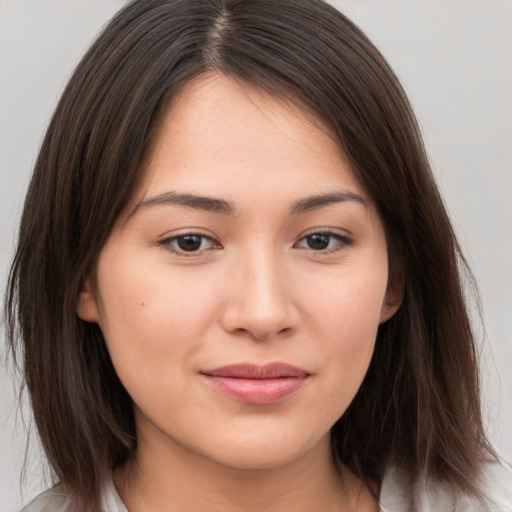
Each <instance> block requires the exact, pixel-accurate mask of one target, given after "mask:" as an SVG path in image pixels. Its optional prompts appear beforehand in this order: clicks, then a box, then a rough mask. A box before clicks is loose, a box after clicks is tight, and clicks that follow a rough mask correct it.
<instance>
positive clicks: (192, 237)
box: [159, 233, 218, 254]
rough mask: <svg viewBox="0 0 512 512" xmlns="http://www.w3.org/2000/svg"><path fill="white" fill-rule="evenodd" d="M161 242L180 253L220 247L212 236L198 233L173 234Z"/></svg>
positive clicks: (192, 252) (198, 251)
mask: <svg viewBox="0 0 512 512" xmlns="http://www.w3.org/2000/svg"><path fill="white" fill-rule="evenodd" d="M159 244H160V245H162V246H164V247H166V248H168V249H169V250H171V251H173V252H176V253H179V254H185V253H189V254H195V253H200V252H202V251H207V250H209V249H214V248H216V247H218V244H217V243H216V242H215V241H214V240H213V239H212V238H210V237H208V236H206V235H201V234H198V233H186V234H184V235H178V236H173V237H170V238H166V239H165V240H162V241H161V242H159Z"/></svg>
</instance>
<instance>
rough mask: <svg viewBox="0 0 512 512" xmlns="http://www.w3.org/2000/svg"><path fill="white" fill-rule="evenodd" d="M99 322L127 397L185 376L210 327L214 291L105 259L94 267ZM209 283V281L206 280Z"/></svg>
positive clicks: (163, 269) (133, 261)
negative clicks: (98, 286) (174, 376)
mask: <svg viewBox="0 0 512 512" xmlns="http://www.w3.org/2000/svg"><path fill="white" fill-rule="evenodd" d="M98 282H99V283H101V289H100V296H101V308H100V309H101V312H102V313H101V320H100V327H101V329H102V332H103V334H104V337H105V340H106V343H107V347H108V350H109V352H110V356H111V358H112V361H113V364H114V367H115V368H116V371H117V373H118V375H119V377H120V379H121V381H122V382H123V384H124V385H125V386H126V387H127V389H128V391H129V392H130V394H132V397H133V398H134V399H135V398H136V397H135V396H133V394H137V390H136V389H135V388H139V389H140V391H142V392H144V391H143V388H147V389H146V391H145V392H148V393H149V392H150V391H151V390H150V389H149V388H150V387H151V385H152V383H157V382H162V379H163V381H165V380H167V379H168V376H169V375H170V374H171V373H176V372H185V371H186V370H189V368H188V366H187V364H189V365H190V361H191V359H192V356H193V354H194V353H195V352H196V351H198V350H199V349H200V348H201V346H202V343H203V342H204V340H205V338H206V336H205V333H206V331H207V330H208V329H209V328H210V326H211V325H212V324H213V322H214V318H215V312H214V309H213V308H214V304H215V300H214V297H213V294H214V288H213V285H211V286H210V285H209V287H208V288H207V287H205V286H201V276H200V275H197V276H196V277H195V278H194V279H193V280H192V281H191V279H190V273H189V275H188V277H187V278H186V279H185V277H183V276H180V275H179V273H178V274H176V272H174V273H173V274H172V275H171V273H170V271H169V266H168V265H164V264H156V265H153V266H151V267H148V262H147V260H146V261H139V259H138V258H136V257H132V258H128V257H127V256H126V253H125V254H124V256H122V257H117V255H116V254H109V253H108V252H106V253H105V257H104V259H103V261H100V264H99V266H98ZM210 282H211V280H210Z"/></svg>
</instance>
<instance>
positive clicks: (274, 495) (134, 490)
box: [114, 438, 378, 512]
mask: <svg viewBox="0 0 512 512" xmlns="http://www.w3.org/2000/svg"><path fill="white" fill-rule="evenodd" d="M114 480H115V483H116V486H117V489H118V491H119V494H120V496H121V498H122V500H123V501H124V503H125V504H126V506H127V508H128V510H129V511H130V512H156V511H159V512H160V511H161V512H178V511H179V512H196V511H197V510H208V511H209V512H221V511H222V512H235V511H236V512H239V511H240V510H244V511H245V512H253V511H254V512H256V511H257V512H281V511H283V512H284V511H286V512H288V511H289V510H293V511H294V512H306V511H307V512H310V511H311V510H322V511H325V512H328V511H333V512H334V511H339V512H345V511H347V512H348V511H351V510H358V511H378V505H377V503H376V502H375V500H374V499H373V497H372V496H371V494H370V493H369V491H368V489H366V487H365V485H364V484H363V483H362V482H361V481H360V480H359V479H357V478H356V477H355V476H354V475H353V474H352V473H351V472H350V471H349V470H348V469H347V468H345V467H344V466H343V465H337V464H335V463H334V461H333V458H332V455H331V449H330V442H329V439H328V438H326V439H324V440H323V441H322V443H321V445H320V446H317V447H316V448H315V449H314V450H311V451H310V452H308V453H306V454H304V455H303V456H302V457H300V458H298V459H296V460H294V461H293V462H290V463H288V464H281V465H278V466H275V467H269V468H259V469H247V468H232V467H227V466H224V465H221V464H218V463H216V462H214V461H211V460H208V459H206V458H204V457H200V456H198V455H196V454H193V453H191V452H190V451H189V450H187V449H186V448H185V447H183V446H179V445H174V446H173V447H172V449H170V450H164V451H162V446H161V445H159V446H151V445H150V444H148V443H140V444H139V448H138V451H137V454H136V457H135V458H134V459H133V460H130V461H128V462H127V463H126V464H125V465H124V466H122V467H120V468H118V470H116V472H115V475H114Z"/></svg>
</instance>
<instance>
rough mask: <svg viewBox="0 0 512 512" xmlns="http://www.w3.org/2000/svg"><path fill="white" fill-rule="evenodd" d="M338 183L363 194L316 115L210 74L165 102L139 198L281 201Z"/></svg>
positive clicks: (190, 83) (148, 156)
mask: <svg viewBox="0 0 512 512" xmlns="http://www.w3.org/2000/svg"><path fill="white" fill-rule="evenodd" d="M340 187H341V188H343V189H350V190H351V191H353V192H354V193H358V194H360V195H365V194H364V191H363V190H362V187H361V186H360V184H359V182H358V180H357V179H356V177H355V175H354V173H353V171H352V169H351V167H350V165H349V163H348V160H347V158H346V156H345V155H344V153H343V152H342V150H341V149H340V147H339V145H338V144H337V143H336V142H335V140H334V139H333V137H331V136H330V134H329V132H328V130H327V129H326V128H325V127H324V126H323V125H322V123H321V122H320V121H319V120H316V119H314V118H312V117H311V116H310V115H307V114H306V112H305V111H304V110H303V109H301V108H299V107H298V106H297V105H296V104H291V103H289V102H285V101H284V100H282V99H279V98H275V97H274V96H271V95H269V94H268V93H265V92H262V91H261V90H259V89H256V88H254V87H252V86H250V85H248V84H245V83H240V82H237V81H235V80H233V79H231V78H228V77H226V76H224V75H220V74H217V73H210V74H205V75H201V76H199V77H197V78H196V79H194V80H193V81H191V82H189V83H187V84H186V85H185V86H184V87H183V88H182V89H181V90H180V91H179V93H178V94H176V95H175V96H174V97H173V98H172V99H171V100H170V101H169V103H168V104H167V105H166V109H165V111H164V113H163V115H162V117H161V119H160V122H159V125H158V127H157V130H156V131H155V135H154V136H153V139H152V141H151V144H150V146H149V148H148V151H147V156H146V159H145V163H144V166H143V168H142V175H141V183H140V186H139V187H138V191H137V193H136V194H135V195H136V198H134V200H135V201H141V200H142V199H143V198H144V197H146V196H148V195H155V194H159V193H165V192H168V191H169V190H175V189H180V190H181V189H185V190H186V191H187V192H194V193H201V194H203V195H210V196H211V195H219V194H221V195H222V196H226V199H229V200H232V201H235V202H236V200H240V199H242V198H243V197H244V196H245V195H248V196H249V197H250V198H252V199H254V198H255V197H258V196H259V197H268V196H269V195H271V196H275V198H276V200H279V199H280V200H283V201H284V200H286V198H287V197H289V198H290V200H293V196H294V195H297V194H298V195H301V194H302V195H303V194H304V192H305V191H307V192H308V194H310V193H311V192H312V189H315V190H314V192H317V193H325V192H330V191H331V190H332V189H333V188H337V189H339V188H340Z"/></svg>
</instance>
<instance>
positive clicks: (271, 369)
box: [200, 363, 309, 379]
mask: <svg viewBox="0 0 512 512" xmlns="http://www.w3.org/2000/svg"><path fill="white" fill-rule="evenodd" d="M200 373H202V374H203V375H208V376H210V377H228V378H238V379H278V378H285V377H297V378H304V377H307V376H308V375H309V373H308V372H307V371H305V370H302V369H300V368H297V367H296V366H292V365H291V364H287V363H269V364H265V365H257V364H250V363H242V364H231V365H227V366H221V367H219V368H214V369H211V370H201V372H200Z"/></svg>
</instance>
